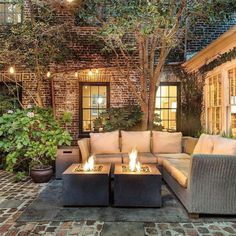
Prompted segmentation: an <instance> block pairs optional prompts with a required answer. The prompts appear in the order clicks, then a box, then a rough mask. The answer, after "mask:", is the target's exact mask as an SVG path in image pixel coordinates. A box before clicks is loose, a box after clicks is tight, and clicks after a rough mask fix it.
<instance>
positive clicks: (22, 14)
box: [0, 0, 24, 26]
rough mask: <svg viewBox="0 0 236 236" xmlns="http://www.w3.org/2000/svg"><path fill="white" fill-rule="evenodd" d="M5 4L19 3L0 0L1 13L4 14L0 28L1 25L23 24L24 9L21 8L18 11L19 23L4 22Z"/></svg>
mask: <svg viewBox="0 0 236 236" xmlns="http://www.w3.org/2000/svg"><path fill="white" fill-rule="evenodd" d="M6 4H11V5H17V4H19V3H17V2H12V1H9V0H8V1H2V0H0V5H3V6H4V12H3V13H4V18H3V22H2V23H1V22H0V26H1V25H17V24H21V23H22V22H23V19H24V7H23V6H21V7H20V9H21V21H20V22H17V23H15V22H12V23H9V22H6V10H5V5H6Z"/></svg>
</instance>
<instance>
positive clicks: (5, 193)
mask: <svg viewBox="0 0 236 236" xmlns="http://www.w3.org/2000/svg"><path fill="white" fill-rule="evenodd" d="M46 186H47V184H34V183H33V182H32V181H31V180H27V181H26V182H23V183H15V182H14V176H13V175H11V174H9V173H7V172H5V171H1V170H0V235H1V236H5V235H8V236H14V235H20V236H24V235H25V236H28V235H32V236H33V235H50V236H51V235H57V236H64V235H81V236H82V235H86V236H92V235H104V236H106V235H114V236H116V235H117V236H119V235H122V236H129V235H135V236H139V235H140V236H141V235H170V236H171V235H178V236H180V235H191V236H194V235H215V236H221V235H222V236H223V235H231V236H233V235H235V236H236V223H235V222H215V223H145V222H143V223H140V222H132V223H131V222H127V223H124V222H122V223H121V222H99V221H83V222H80V221H79V222H77V221H72V222H52V221H48V222H30V223H19V222H17V219H18V217H19V216H20V215H21V213H22V212H23V211H24V209H25V208H26V207H27V206H28V205H29V204H30V203H32V201H33V200H34V199H35V198H36V197H37V196H38V194H39V193H40V192H41V191H42V190H43V189H44V188H45V187H46Z"/></svg>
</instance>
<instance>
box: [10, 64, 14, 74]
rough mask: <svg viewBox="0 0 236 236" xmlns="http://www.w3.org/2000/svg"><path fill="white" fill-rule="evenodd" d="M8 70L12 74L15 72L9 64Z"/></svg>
mask: <svg viewBox="0 0 236 236" xmlns="http://www.w3.org/2000/svg"><path fill="white" fill-rule="evenodd" d="M9 72H10V74H14V73H15V69H14V67H13V66H11V67H10V68H9Z"/></svg>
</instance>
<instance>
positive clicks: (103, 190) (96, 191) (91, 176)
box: [62, 164, 111, 206]
mask: <svg viewBox="0 0 236 236" xmlns="http://www.w3.org/2000/svg"><path fill="white" fill-rule="evenodd" d="M94 167H95V170H93V171H83V169H82V164H72V165H71V166H70V167H69V168H68V169H66V170H65V171H64V172H63V174H62V179H63V205H64V206H108V205H109V191H110V169H111V166H110V164H99V165H95V166H94Z"/></svg>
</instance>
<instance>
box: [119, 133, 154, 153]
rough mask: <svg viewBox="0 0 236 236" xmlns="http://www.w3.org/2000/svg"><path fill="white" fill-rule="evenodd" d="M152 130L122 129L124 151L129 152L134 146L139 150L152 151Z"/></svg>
mask: <svg viewBox="0 0 236 236" xmlns="http://www.w3.org/2000/svg"><path fill="white" fill-rule="evenodd" d="M150 141H151V132H150V131H132V132H131V131H121V143H122V146H121V147H122V152H123V153H129V152H131V151H132V149H133V148H136V149H137V150H138V152H150V151H151V150H150Z"/></svg>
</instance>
